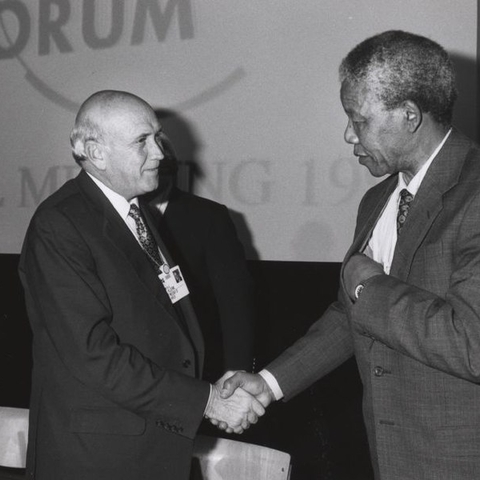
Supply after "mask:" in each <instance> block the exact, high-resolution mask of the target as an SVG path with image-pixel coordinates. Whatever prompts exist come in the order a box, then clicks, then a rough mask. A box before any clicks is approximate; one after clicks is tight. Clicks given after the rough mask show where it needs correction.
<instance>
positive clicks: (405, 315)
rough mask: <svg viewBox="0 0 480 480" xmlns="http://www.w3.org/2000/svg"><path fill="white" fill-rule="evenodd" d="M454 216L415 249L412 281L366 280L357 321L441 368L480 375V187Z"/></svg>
mask: <svg viewBox="0 0 480 480" xmlns="http://www.w3.org/2000/svg"><path fill="white" fill-rule="evenodd" d="M449 210H453V209H452V207H451V206H449V205H448V203H447V204H446V206H445V208H444V211H445V216H448V217H449V218H448V222H447V220H444V221H442V222H438V223H437V224H436V228H437V229H438V230H439V231H441V233H442V235H438V236H436V238H434V237H433V234H432V235H431V236H430V237H427V238H426V239H425V241H424V243H423V244H422V246H421V247H420V249H419V250H418V252H417V253H416V257H415V261H414V264H413V266H412V272H411V273H410V276H409V278H407V281H402V280H400V279H398V278H395V277H393V276H387V275H380V276H377V277H374V278H372V279H370V280H369V281H367V282H366V286H365V289H364V290H363V292H362V295H361V296H360V298H359V300H358V301H357V302H356V303H355V304H354V306H353V307H352V311H351V317H352V324H353V325H352V326H353V328H354V329H356V330H358V331H364V332H367V333H368V334H369V335H371V336H372V337H373V338H375V339H377V340H378V341H380V342H382V343H384V344H385V345H387V346H388V347H390V348H392V349H394V350H396V351H398V352H400V353H402V354H404V355H407V356H409V357H411V358H413V359H416V360H418V361H419V362H422V363H423V364H425V365H427V366H429V367H432V368H434V369H437V370H441V371H443V372H446V373H449V374H451V375H454V376H457V377H459V378H462V379H465V380H469V381H471V382H479V381H480V221H479V218H480V217H479V212H480V194H478V193H477V194H476V195H475V196H473V197H472V198H471V199H470V200H469V202H468V203H467V204H466V205H465V206H461V207H459V208H457V211H456V212H455V214H452V213H451V212H450V211H449Z"/></svg>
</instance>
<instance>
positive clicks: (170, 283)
mask: <svg viewBox="0 0 480 480" xmlns="http://www.w3.org/2000/svg"><path fill="white" fill-rule="evenodd" d="M164 267H165V268H164ZM158 278H159V279H160V280H161V282H162V283H163V286H164V287H165V290H166V291H167V293H168V296H169V297H170V301H171V302H172V303H177V302H178V301H179V300H181V299H182V298H183V297H186V296H187V295H188V294H189V293H190V292H189V291H188V287H187V284H186V283H185V280H184V278H183V275H182V271H181V270H180V267H179V266H178V265H175V267H172V268H169V267H168V265H163V266H162V272H161V273H160V274H159V275H158Z"/></svg>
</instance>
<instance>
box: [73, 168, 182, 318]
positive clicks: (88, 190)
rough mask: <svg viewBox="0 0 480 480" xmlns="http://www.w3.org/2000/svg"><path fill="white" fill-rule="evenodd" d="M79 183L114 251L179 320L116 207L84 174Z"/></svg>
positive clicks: (81, 174)
mask: <svg viewBox="0 0 480 480" xmlns="http://www.w3.org/2000/svg"><path fill="white" fill-rule="evenodd" d="M76 180H77V184H78V186H79V188H80V191H81V192H82V194H83V195H84V197H85V198H86V200H87V201H88V202H89V203H90V205H91V207H92V208H93V209H94V210H96V211H97V212H98V214H99V216H100V218H101V222H102V229H103V233H104V235H105V236H106V237H108V238H109V239H110V241H111V242H112V245H113V248H115V249H116V250H117V251H118V252H119V254H120V255H122V256H123V257H124V258H125V259H126V260H127V261H128V262H129V263H130V264H131V266H132V268H133V270H134V272H135V273H136V275H137V276H138V278H139V280H140V281H141V282H142V283H143V284H144V285H145V288H147V289H148V290H149V291H150V292H151V293H152V295H154V296H155V297H156V299H157V300H158V301H159V302H160V303H161V304H162V306H163V307H164V308H165V310H166V311H167V312H168V313H169V314H170V316H172V317H173V318H174V319H175V320H177V315H176V312H175V310H174V308H173V306H172V303H171V301H170V299H169V297H168V295H167V292H166V291H165V289H164V288H163V285H162V283H161V282H160V280H159V279H158V277H157V275H156V273H155V270H154V269H153V268H152V266H151V264H150V262H149V260H148V258H147V256H146V255H145V253H144V251H143V250H142V247H141V246H140V245H139V244H138V242H137V241H136V240H135V237H134V236H133V234H132V232H131V231H130V230H129V228H128V227H127V225H126V224H125V222H124V221H123V219H122V218H120V215H118V212H117V211H116V210H115V208H114V207H113V205H112V204H111V203H110V201H109V200H108V199H107V198H106V197H105V195H104V194H103V193H102V191H101V190H100V189H99V188H98V187H97V186H96V185H95V183H94V182H93V181H92V180H91V179H90V178H89V177H88V175H87V174H86V173H85V172H84V171H82V172H80V174H79V175H78V177H77V179H76ZM177 321H178V320H177Z"/></svg>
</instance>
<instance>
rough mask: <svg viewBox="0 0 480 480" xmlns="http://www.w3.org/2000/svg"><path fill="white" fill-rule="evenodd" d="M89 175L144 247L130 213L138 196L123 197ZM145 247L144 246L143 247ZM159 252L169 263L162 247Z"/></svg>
mask: <svg viewBox="0 0 480 480" xmlns="http://www.w3.org/2000/svg"><path fill="white" fill-rule="evenodd" d="M87 175H88V176H89V177H90V178H91V179H92V180H93V181H94V182H95V184H96V185H97V186H98V188H100V190H101V191H102V192H103V193H104V194H105V196H106V197H107V198H108V200H109V201H110V203H111V204H112V205H113V208H114V209H115V210H116V211H117V212H118V214H119V215H120V217H122V220H123V221H124V222H125V223H126V225H127V227H128V228H129V229H130V231H131V232H132V233H133V236H134V237H135V238H136V240H137V242H138V243H139V245H140V246H141V247H142V244H141V242H140V238H139V237H138V233H137V225H136V223H135V220H134V219H133V218H132V217H131V216H130V215H129V214H128V213H129V212H130V205H131V204H132V203H133V204H135V205H136V206H137V207H138V198H137V197H135V198H133V199H132V200H131V201H130V202H129V201H128V200H127V199H126V198H125V197H122V196H121V195H120V194H118V193H117V192H114V191H113V190H112V189H111V188H109V187H107V186H106V185H105V184H104V183H102V182H101V181H100V180H98V178H95V177H94V176H93V175H90V174H89V173H88V172H87ZM142 248H143V247H142ZM158 253H159V254H160V258H161V259H162V262H163V263H167V262H166V260H165V257H164V256H163V254H162V252H161V250H160V249H158Z"/></svg>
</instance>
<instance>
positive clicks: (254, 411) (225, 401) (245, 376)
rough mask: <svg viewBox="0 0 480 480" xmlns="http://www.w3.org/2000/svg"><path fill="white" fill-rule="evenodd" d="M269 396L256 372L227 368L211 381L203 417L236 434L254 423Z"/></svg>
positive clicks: (264, 383) (269, 391) (266, 403)
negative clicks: (213, 383)
mask: <svg viewBox="0 0 480 480" xmlns="http://www.w3.org/2000/svg"><path fill="white" fill-rule="evenodd" d="M273 399H274V397H273V394H272V392H271V390H270V388H269V387H268V385H267V383H266V382H265V380H264V379H263V378H262V377H261V376H260V375H256V374H251V373H246V372H233V371H228V372H226V373H225V374H224V375H223V376H222V377H221V378H220V379H219V380H218V381H217V382H216V384H215V385H213V388H212V394H211V397H210V401H209V403H208V406H207V409H206V411H205V417H206V418H208V419H209V420H210V422H211V423H212V424H213V425H216V426H217V427H218V428H219V429H221V430H225V431H226V432H227V433H232V432H233V433H239V434H240V433H243V432H244V430H246V429H247V428H248V427H249V426H250V425H251V424H253V423H257V421H258V418H259V417H261V416H262V415H263V414H264V413H265V408H266V407H267V406H268V405H269V404H270V403H271V402H272V400H273Z"/></svg>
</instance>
